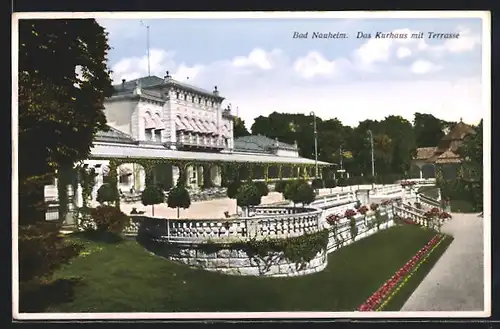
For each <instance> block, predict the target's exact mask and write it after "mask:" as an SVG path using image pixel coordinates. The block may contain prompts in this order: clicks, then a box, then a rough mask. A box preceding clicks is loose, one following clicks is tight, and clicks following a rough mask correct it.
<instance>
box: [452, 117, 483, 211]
mask: <svg viewBox="0 0 500 329" xmlns="http://www.w3.org/2000/svg"><path fill="white" fill-rule="evenodd" d="M458 153H459V155H460V157H461V158H462V167H463V172H464V175H463V178H462V179H463V180H464V181H465V182H466V184H467V185H469V186H468V187H469V190H470V192H471V193H470V199H471V200H469V201H470V202H472V204H473V206H474V208H476V209H477V210H478V211H482V210H483V120H481V122H480V123H479V125H478V126H477V127H475V128H474V133H472V134H468V135H467V136H465V138H464V140H463V142H462V145H461V146H460V147H459V149H458Z"/></svg>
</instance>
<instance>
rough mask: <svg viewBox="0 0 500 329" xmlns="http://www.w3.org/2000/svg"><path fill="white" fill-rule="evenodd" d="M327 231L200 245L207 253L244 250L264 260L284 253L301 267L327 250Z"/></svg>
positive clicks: (249, 255)
mask: <svg viewBox="0 0 500 329" xmlns="http://www.w3.org/2000/svg"><path fill="white" fill-rule="evenodd" d="M328 235H329V232H328V230H327V229H324V230H321V231H318V232H314V233H306V234H304V235H301V236H297V237H290V238H286V239H279V238H272V239H263V240H257V239H251V240H249V241H246V242H234V243H223V244H221V243H205V244H200V245H199V248H200V250H203V251H204V252H205V253H215V252H217V251H219V250H221V249H233V250H243V251H245V252H246V253H247V255H248V257H250V258H254V257H259V258H260V259H264V258H266V257H268V256H269V255H270V254H272V253H282V255H283V258H284V259H286V260H288V261H289V262H292V263H295V264H296V265H298V266H299V267H300V266H302V265H304V264H306V263H307V262H309V261H311V260H312V259H313V258H314V257H315V256H316V255H317V254H318V253H319V252H321V251H322V250H326V248H327V245H328Z"/></svg>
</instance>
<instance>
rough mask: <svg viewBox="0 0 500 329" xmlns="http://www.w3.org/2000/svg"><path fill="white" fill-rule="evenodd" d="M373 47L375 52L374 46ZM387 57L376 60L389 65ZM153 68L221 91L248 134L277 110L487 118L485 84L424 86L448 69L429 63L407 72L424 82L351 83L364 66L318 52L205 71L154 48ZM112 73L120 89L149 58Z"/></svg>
mask: <svg viewBox="0 0 500 329" xmlns="http://www.w3.org/2000/svg"><path fill="white" fill-rule="evenodd" d="M419 42H420V41H417V42H413V41H410V42H408V41H407V42H397V43H396V45H397V47H394V48H393V49H392V50H393V51H394V54H395V55H396V56H397V52H398V51H399V55H401V54H405V53H406V54H407V53H408V52H407V51H406V50H404V49H405V48H407V49H408V50H410V51H416V50H415V49H418V47H419ZM391 44H392V42H391ZM371 45H372V46H369V47H375V46H373V43H372V44H371ZM412 47H413V48H412ZM400 49H403V50H400ZM382 53H383V52H379V55H378V57H377V56H375V58H379V59H382V58H385V57H384V56H385V55H383V54H382ZM391 54H392V53H391ZM145 62H146V65H144V63H145ZM372 63H373V62H372ZM150 64H151V74H152V75H157V76H160V77H162V76H163V75H164V74H165V71H166V70H169V71H170V72H171V73H172V74H173V76H174V78H176V79H178V80H184V81H185V79H186V78H187V77H189V83H190V84H194V85H197V86H199V87H202V88H205V89H208V90H211V89H212V88H213V86H214V85H217V86H218V87H219V90H220V92H221V95H222V96H223V97H226V99H227V101H226V102H227V103H232V104H233V108H236V107H239V114H240V115H241V116H242V118H243V119H244V120H245V121H246V123H247V125H248V127H250V125H251V124H252V122H253V119H254V118H255V117H257V116H259V115H268V114H270V113H272V112H273V111H278V112H292V113H293V112H295V113H309V112H310V111H311V110H314V111H315V112H316V113H317V114H318V116H320V117H322V118H324V119H328V118H333V117H338V118H339V119H340V120H342V122H344V123H345V124H349V125H356V124H357V123H358V122H359V121H360V120H364V119H367V118H370V119H383V118H384V117H385V116H387V115H391V114H396V115H402V116H403V117H405V118H406V119H408V120H412V119H413V114H414V113H415V112H425V113H432V114H434V115H436V116H437V117H440V118H443V119H445V120H458V119H459V118H460V117H463V118H464V120H465V121H468V122H471V123H476V122H477V121H478V120H479V118H480V117H481V116H482V115H483V114H482V107H481V97H482V94H481V83H480V80H479V79H468V80H464V79H456V78H454V79H451V78H450V79H449V80H446V79H445V78H444V77H443V78H442V79H440V80H435V79H434V80H430V79H424V78H423V77H425V76H426V75H425V73H429V72H435V71H436V70H439V69H442V68H443V67H442V66H440V65H437V64H435V63H433V62H430V61H427V60H424V59H419V60H416V61H414V62H413V63H412V64H411V65H410V66H409V67H407V68H406V72H407V74H409V73H412V72H413V73H414V74H416V77H419V79H420V80H415V81H395V80H391V78H393V76H392V75H391V74H392V73H391V71H390V69H388V70H386V71H384V73H383V75H380V78H379V79H378V80H377V81H372V82H368V81H362V80H358V81H357V82H352V79H351V80H348V79H344V78H343V77H344V76H347V77H349V73H352V72H353V71H352V70H357V68H356V67H355V66H354V65H355V64H357V63H355V62H350V61H349V60H348V59H329V58H326V57H325V56H324V55H323V54H322V53H321V52H318V51H310V52H308V53H306V54H305V55H304V56H302V57H299V58H297V59H296V60H295V61H291V60H288V58H287V56H285V55H284V54H283V52H282V51H280V50H276V49H275V50H272V51H266V50H264V49H260V48H258V49H254V50H253V51H251V52H250V53H249V54H246V55H242V56H237V57H235V58H229V59H224V60H220V61H217V62H214V63H207V64H205V65H202V64H199V63H198V64H197V63H182V62H179V61H176V57H175V54H174V53H173V52H169V51H164V50H158V49H155V50H153V51H152V52H151V60H150ZM443 65H446V64H443ZM112 69H113V70H114V74H113V78H114V81H115V82H119V81H120V80H121V79H122V78H126V79H133V78H137V77H140V76H145V75H146V74H147V57H146V56H143V57H134V58H125V59H122V60H121V61H119V62H118V63H116V64H115V65H114V66H113V67H112ZM344 71H345V72H344ZM339 72H340V73H347V74H345V75H344V74H342V75H341V78H340V79H333V78H331V77H337V74H338V73H339ZM322 77H328V78H331V79H326V80H325V79H322V83H317V80H316V78H322ZM453 86H455V87H453Z"/></svg>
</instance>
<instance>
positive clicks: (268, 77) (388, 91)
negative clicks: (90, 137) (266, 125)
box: [98, 18, 484, 128]
mask: <svg viewBox="0 0 500 329" xmlns="http://www.w3.org/2000/svg"><path fill="white" fill-rule="evenodd" d="M98 22H99V23H100V24H101V25H103V26H104V27H105V28H106V30H107V31H108V32H109V43H110V46H111V47H112V50H111V51H110V54H109V66H110V68H111V69H112V70H113V75H112V77H113V80H114V82H115V83H119V82H120V81H121V80H122V79H126V80H131V79H135V78H138V77H142V76H147V75H148V60H147V58H148V56H147V49H148V48H147V32H146V31H147V29H146V26H149V49H150V50H149V54H150V55H149V63H150V73H151V75H156V76H159V77H163V76H164V75H165V72H166V71H169V72H170V74H171V75H172V76H173V77H174V78H175V79H177V80H179V81H184V82H186V81H188V82H189V83H190V84H194V85H197V86H199V87H202V88H205V89H208V90H213V88H214V86H217V87H218V90H219V92H220V95H221V96H223V97H225V98H226V100H225V101H224V106H225V105H228V104H231V107H232V108H233V109H234V112H235V113H234V114H237V115H239V116H240V117H241V118H242V119H243V120H245V122H246V125H247V127H248V128H250V126H251V124H252V123H253V119H254V118H255V117H258V116H260V115H262V116H267V115H269V114H270V113H272V112H274V111H277V112H288V113H304V114H308V113H310V112H311V111H314V112H315V113H316V115H317V116H319V117H321V118H322V119H330V118H338V119H339V120H341V121H342V122H343V123H344V124H346V125H351V126H355V125H357V124H358V122H359V121H363V120H365V119H373V120H381V119H383V118H384V117H386V116H388V115H401V116H403V117H404V118H406V119H408V120H410V121H412V120H413V114H414V113H415V112H421V113H430V114H433V115H434V116H436V117H439V118H441V119H444V120H449V121H458V120H460V119H461V118H462V119H463V121H464V122H468V123H471V124H477V123H478V122H479V120H480V119H481V118H482V117H483V116H484V110H483V108H484V107H483V105H482V102H483V100H482V98H483V91H482V89H483V88H482V24H483V23H482V20H481V19H480V18H428V19H423V18H413V19H410V18H405V19H397V18H370V19H368V18H367V19H354V18H348V19H340V18H314V19H306V18H282V19H272V18H261V19H251V18H245V19H244V18H238V19H207V18H196V19H187V18H175V19H174V18H167V19H143V20H140V19H109V18H107V19H98ZM295 32H297V33H301V34H302V33H306V32H308V38H294V37H293V36H294V34H295ZM314 32H322V33H328V32H331V33H336V32H339V33H344V34H345V35H346V36H347V38H340V39H320V38H312V34H313V33H314ZM360 32H361V33H362V34H363V35H365V36H366V35H367V34H371V38H357V36H358V34H359V33H360ZM377 32H383V33H389V32H393V33H394V34H408V38H406V39H395V38H392V39H391V38H385V39H384V38H375V36H376V33H377ZM418 32H423V33H424V37H423V38H411V34H412V33H418ZM429 32H434V33H446V34H456V33H458V34H459V35H458V38H451V39H445V38H441V39H439V38H429ZM236 109H237V113H236Z"/></svg>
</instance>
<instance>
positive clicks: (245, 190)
mask: <svg viewBox="0 0 500 329" xmlns="http://www.w3.org/2000/svg"><path fill="white" fill-rule="evenodd" d="M261 198H262V196H261V195H260V191H259V189H258V188H257V186H256V185H255V184H253V183H252V182H248V183H245V184H243V185H241V186H240V188H239V189H238V193H237V194H236V204H237V205H238V206H240V207H242V208H243V209H245V212H246V214H245V215H246V216H245V217H248V209H249V208H250V207H252V206H258V205H259V204H260V202H261Z"/></svg>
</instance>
